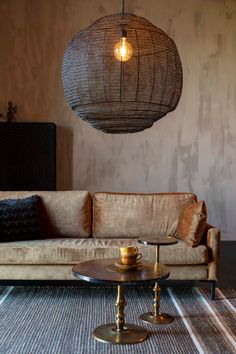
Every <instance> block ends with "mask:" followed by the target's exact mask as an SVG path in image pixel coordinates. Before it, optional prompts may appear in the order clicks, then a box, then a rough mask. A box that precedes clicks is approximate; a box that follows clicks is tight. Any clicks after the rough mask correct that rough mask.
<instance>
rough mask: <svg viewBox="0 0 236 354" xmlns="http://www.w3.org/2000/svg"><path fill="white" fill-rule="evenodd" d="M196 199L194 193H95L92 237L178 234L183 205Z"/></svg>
mask: <svg viewBox="0 0 236 354" xmlns="http://www.w3.org/2000/svg"><path fill="white" fill-rule="evenodd" d="M195 201H197V197H196V196H195V195H194V194H192V193H158V194H129V193H104V192H103V193H95V194H94V197H93V237H101V238H110V237H111V238H138V237H141V236H147V235H148V236H160V237H164V236H165V235H168V236H170V235H171V236H176V229H177V224H178V220H179V216H180V214H181V212H182V210H183V208H185V207H186V206H187V205H188V204H189V203H194V202H195Z"/></svg>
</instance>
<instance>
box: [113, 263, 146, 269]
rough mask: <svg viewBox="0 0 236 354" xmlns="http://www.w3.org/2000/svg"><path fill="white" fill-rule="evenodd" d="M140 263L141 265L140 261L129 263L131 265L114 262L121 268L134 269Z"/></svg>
mask: <svg viewBox="0 0 236 354" xmlns="http://www.w3.org/2000/svg"><path fill="white" fill-rule="evenodd" d="M142 265H143V264H142V262H136V263H135V264H131V265H128V264H122V263H120V262H115V266H116V267H117V268H119V269H122V270H134V269H137V268H139V267H141V266H142Z"/></svg>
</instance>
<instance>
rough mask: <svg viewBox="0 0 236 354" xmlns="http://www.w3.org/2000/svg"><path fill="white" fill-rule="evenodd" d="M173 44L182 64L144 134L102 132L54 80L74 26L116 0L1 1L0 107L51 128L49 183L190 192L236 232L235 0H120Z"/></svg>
mask: <svg viewBox="0 0 236 354" xmlns="http://www.w3.org/2000/svg"><path fill="white" fill-rule="evenodd" d="M126 9H127V11H130V12H134V13H135V14H137V15H140V16H143V17H146V18H147V19H148V20H149V21H151V22H152V23H153V24H155V25H156V26H158V27H160V28H161V29H163V30H164V31H166V32H167V33H168V34H169V35H170V36H171V37H172V38H173V39H174V40H175V42H176V44H177V47H178V50H179V53H180V57H181V60H182V64H183V71H184V87H183V94H182V98H181V100H180V104H179V106H178V107H177V109H176V110H175V111H174V112H172V113H171V114H169V115H168V116H166V117H164V118H163V119H162V120H160V121H159V122H157V123H155V125H154V126H153V127H152V128H151V129H149V130H146V131H144V132H142V133H137V134H133V135H116V136H114V135H106V134H104V133H102V132H99V131H96V130H94V129H93V128H90V126H89V125H88V124H87V123H85V122H83V121H81V120H80V119H78V118H76V116H75V114H74V113H73V111H71V110H70V108H69V107H68V105H67V103H66V101H65V99H64V95H63V89H62V83H61V60H62V56H63V51H64V48H65V46H66V45H67V43H68V42H69V40H70V39H71V37H72V36H73V34H74V33H76V32H77V31H80V30H81V29H82V28H84V27H86V26H88V25H90V24H92V23H93V21H95V20H96V19H98V18H99V17H102V16H104V15H108V14H112V13H115V12H119V10H120V1H119V0H86V1H84V0H0V18H1V20H0V87H1V91H0V112H4V111H6V105H7V101H8V100H9V99H12V100H13V101H14V102H15V103H16V104H17V105H18V107H19V113H18V116H17V119H18V120H19V121H52V122H55V123H56V124H57V126H58V146H57V155H58V158H57V187H58V189H71V188H72V189H86V190H89V191H91V192H94V191H101V190H109V191H130V192H161V191H192V192H195V193H196V194H197V195H198V197H199V199H202V198H203V199H205V200H206V202H207V206H208V210H209V222H210V223H212V224H214V225H216V226H218V227H219V228H220V229H221V230H222V233H223V238H224V239H236V1H235V0H224V1H223V0H178V1H176V0H158V1H157V0H127V6H126Z"/></svg>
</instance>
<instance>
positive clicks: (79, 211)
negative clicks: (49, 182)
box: [0, 191, 91, 238]
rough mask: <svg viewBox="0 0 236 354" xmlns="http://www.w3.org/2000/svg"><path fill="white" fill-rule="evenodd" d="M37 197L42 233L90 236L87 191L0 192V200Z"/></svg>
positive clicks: (89, 212) (89, 203) (88, 197)
mask: <svg viewBox="0 0 236 354" xmlns="http://www.w3.org/2000/svg"><path fill="white" fill-rule="evenodd" d="M35 194H37V195H39V196H40V198H41V200H42V205H41V211H42V215H43V227H44V233H45V234H47V235H51V236H55V237H56V236H60V235H61V236H64V237H83V238H84V237H89V236H91V197H90V194H89V192H87V191H57V192H37V191H33V192H0V200H3V199H19V198H25V197H28V196H31V195H35Z"/></svg>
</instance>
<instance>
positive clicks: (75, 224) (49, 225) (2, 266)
mask: <svg viewBox="0 0 236 354" xmlns="http://www.w3.org/2000/svg"><path fill="white" fill-rule="evenodd" d="M35 194H37V195H39V196H40V200H41V201H42V207H41V208H40V210H41V214H42V220H43V226H44V231H45V235H46V237H45V238H40V239H38V240H32V241H17V242H1V243H0V279H2V280H75V279H74V277H73V275H72V273H71V268H72V266H73V265H74V264H76V263H78V262H81V261H85V260H88V259H95V258H110V257H119V247H121V246H126V245H137V246H138V248H139V251H140V252H141V253H142V255H143V259H148V260H153V261H154V259H155V248H153V246H145V245H142V244H137V238H139V237H141V236H146V235H148V236H157V235H159V236H163V237H165V236H166V235H171V236H176V228H177V223H178V219H179V216H180V214H181V211H182V210H183V208H184V207H185V206H186V204H187V203H189V202H190V201H193V202H194V201H197V197H196V196H195V195H194V194H192V193H156V194H132V193H130V194H129V193H104V192H101V193H100V192H99V193H95V194H94V196H93V198H92V197H91V195H90V193H89V192H87V191H57V192H0V200H3V199H16V198H24V197H27V196H31V195H35ZM219 251H220V231H219V230H217V229H216V228H214V227H213V226H210V225H207V227H206V230H205V233H204V235H203V239H202V241H201V244H200V245H199V246H197V247H190V246H188V245H187V244H186V243H185V242H183V241H181V240H179V242H178V243H177V244H175V245H171V246H162V247H160V262H161V263H163V264H166V265H168V266H169V268H170V277H169V279H173V280H196V281H198V280H204V281H205V280H207V281H211V282H212V290H213V292H212V296H214V287H215V281H217V280H218V277H219Z"/></svg>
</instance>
